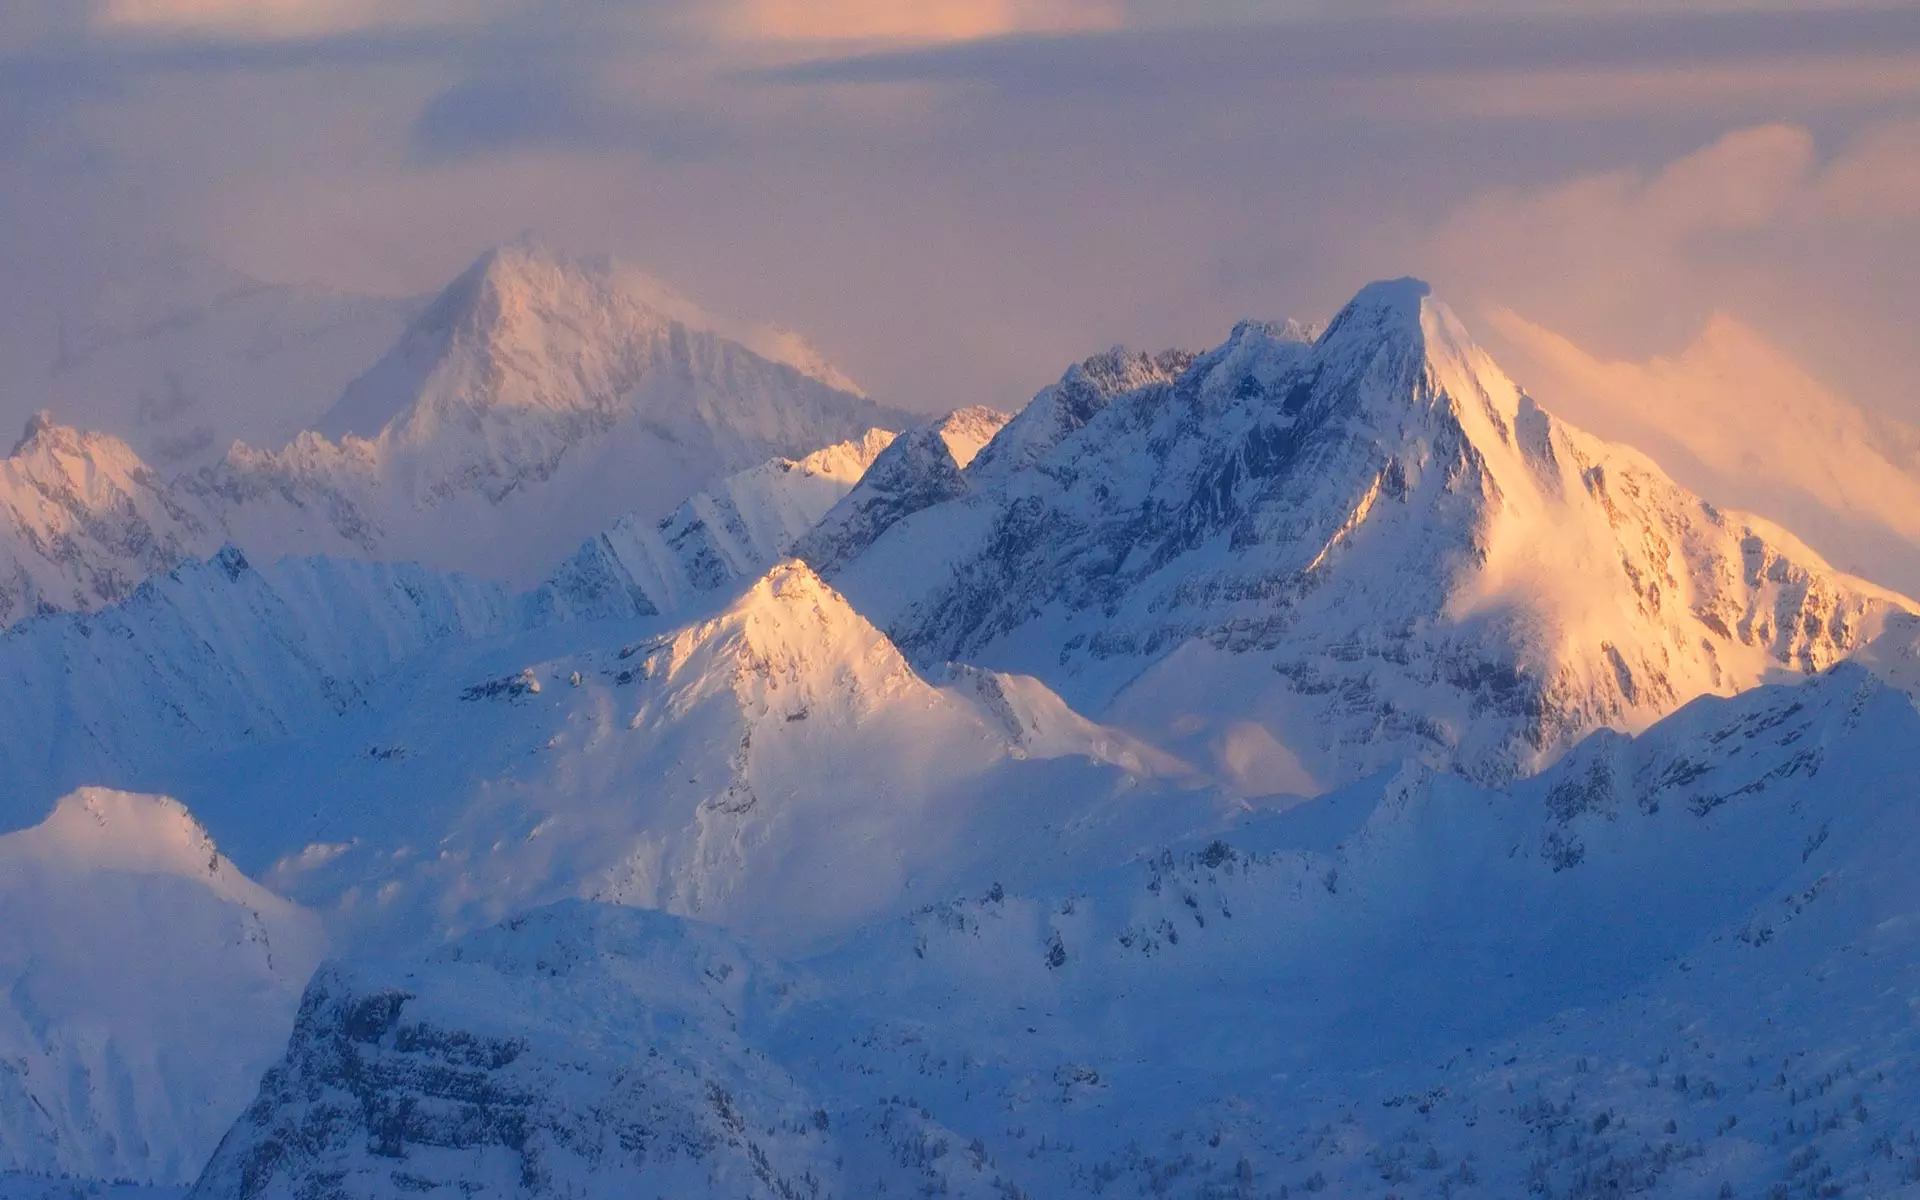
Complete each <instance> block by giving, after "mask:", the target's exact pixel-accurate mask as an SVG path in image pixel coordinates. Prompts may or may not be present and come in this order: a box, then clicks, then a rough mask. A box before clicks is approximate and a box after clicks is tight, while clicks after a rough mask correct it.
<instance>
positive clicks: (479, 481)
mask: <svg viewBox="0 0 1920 1200" xmlns="http://www.w3.org/2000/svg"><path fill="white" fill-rule="evenodd" d="M238 294H246V295H251V293H237V295H238ZM239 302H240V301H239V300H238V299H235V300H234V303H236V304H237V303H239ZM327 344H328V345H333V344H334V343H327ZM336 348H337V347H336ZM308 350H310V351H311V353H314V354H318V353H320V351H321V346H320V345H319V344H317V343H316V344H315V345H313V346H311V347H309V348H308ZM303 352H304V351H303ZM274 361H277V360H274ZM129 369H131V368H129ZM263 369H264V367H263ZM261 387H262V388H263V389H266V390H268V391H271V388H269V387H268V385H267V384H265V383H262V384H261ZM273 396H274V397H278V396H280V393H278V392H274V393H273ZM270 398H271V397H270ZM278 402H279V401H278V400H276V401H275V403H278ZM235 403H238V401H235ZM261 403H262V404H263V405H268V401H267V400H265V399H263V400H262V401H261ZM76 407H77V408H78V409H79V410H81V411H86V410H87V406H84V405H82V406H76ZM268 407H271V405H268ZM109 415H111V414H109ZM308 423H314V424H317V426H318V428H319V429H320V430H321V431H322V432H312V431H308V432H303V433H300V434H299V435H298V436H297V437H294V438H293V439H292V440H291V441H290V442H289V443H288V444H287V445H286V446H285V447H284V448H283V449H280V450H274V451H265V450H258V449H254V448H252V447H250V446H247V445H244V444H243V445H236V446H234V447H233V448H232V449H231V451H230V452H225V453H224V457H221V458H220V459H219V460H218V461H217V462H214V463H211V464H209V465H205V466H201V467H197V468H195V469H192V470H189V471H187V472H185V473H184V474H179V475H177V477H176V475H175V473H174V472H173V470H172V469H170V467H169V465H168V464H169V463H171V462H177V461H189V460H191V458H192V456H187V458H186V459H181V458H180V457H179V456H174V457H173V458H171V459H164V460H160V461H158V462H157V463H156V462H150V461H149V460H146V459H143V458H142V457H141V456H140V454H138V453H137V452H136V451H135V450H134V449H132V448H131V447H129V445H128V444H127V443H126V442H124V441H122V440H120V439H119V438H116V437H113V436H110V435H107V434H96V433H85V432H82V431H80V430H78V429H73V428H69V427H66V426H62V425H60V424H59V423H58V422H57V421H55V420H54V418H53V417H52V416H50V415H48V414H42V415H40V416H38V417H35V418H34V419H33V420H32V422H31V423H30V424H29V426H28V429H27V432H26V435H25V436H24V437H23V438H22V439H21V441H20V443H19V445H18V446H17V447H16V449H15V450H14V452H13V453H12V455H11V456H10V457H9V458H7V459H5V460H0V627H4V626H5V625H7V624H11V623H13V622H15V621H18V620H20V619H22V618H24V617H26V616H30V615H32V614H34V613H36V612H43V611H87V610H90V609H94V608H97V607H99V606H101V605H103V604H107V603H111V602H113V601H116V600H118V599H120V598H122V597H124V596H126V595H127V594H128V593H129V592H130V591H131V590H132V589H133V588H134V587H135V586H137V585H138V584H139V583H140V582H141V581H142V580H144V579H146V578H148V577H149V576H151V575H153V574H154V573H156V572H158V571H163V570H166V569H169V568H171V567H173V566H174V565H176V564H178V563H179V562H181V561H183V560H184V559H186V558H189V557H205V556H207V555H210V554H212V553H213V552H214V551H215V550H217V549H218V548H219V547H220V546H221V545H222V544H223V543H227V542H232V543H235V544H237V545H239V546H241V547H242V548H243V549H244V550H246V551H247V552H249V553H250V554H252V555H254V556H255V557H257V558H260V559H262V560H263V561H271V560H272V559H275V558H278V557H281V556H283V555H289V554H292V555H306V554H320V553H327V554H335V555H341V556H348V557H360V558H372V559H378V560H383V561H390V562H392V561H420V562H425V563H430V564H433V565H435V566H438V567H441V568H443V569H454V570H464V571H467V572H470V573H473V574H478V575H484V576H487V577H489V578H493V579H498V580H502V581H506V582H510V583H513V584H517V585H521V586H525V585H528V584H531V583H533V582H536V581H538V580H539V579H542V578H544V577H545V575H546V574H547V573H548V572H549V571H551V569H552V568H553V566H554V564H555V563H557V562H558V561H560V560H561V559H562V558H564V557H565V555H566V551H567V548H568V547H570V546H573V545H577V544H578V543H579V541H580V539H582V538H584V537H587V536H588V535H590V534H595V533H597V532H599V531H600V530H602V529H604V528H606V527H607V526H609V525H610V524H612V523H613V522H614V521H615V519H616V518H619V517H621V516H623V515H630V516H631V518H632V520H633V521H634V522H638V523H641V524H652V523H654V522H656V521H658V520H660V519H661V518H664V517H665V516H667V514H668V513H669V511H670V510H671V509H672V508H673V506H674V505H675V504H677V503H679V502H681V501H682V500H685V499H686V498H687V497H688V496H689V495H691V494H693V493H695V492H697V491H699V490H701V489H703V488H705V487H707V486H709V485H712V484H715V483H717V482H718V481H719V480H720V479H722V478H723V477H725V476H727V475H729V474H731V473H734V472H739V471H743V470H747V469H750V468H752V467H755V466H757V465H759V464H762V463H765V462H767V461H768V460H770V459H777V458H781V459H788V460H797V459H801V458H804V457H806V456H807V455H810V454H813V453H815V452H816V451H819V450H821V449H822V448H823V447H827V446H831V445H833V444H836V443H839V442H844V441H848V440H853V441H864V440H865V439H867V438H869V436H870V435H871V434H873V433H874V431H875V430H876V429H878V428H880V427H886V428H895V429H897V428H904V427H905V426H906V425H907V424H910V423H911V419H909V418H905V417H903V416H902V415H901V414H899V413H898V412H896V411H894V410H890V409H885V408H882V407H881V406H879V405H876V404H874V403H872V402H871V401H868V400H867V399H865V398H864V397H862V396H860V395H859V394H858V393H857V392H855V391H854V390H852V385H851V384H849V383H848V382H847V381H846V379H845V378H844V377H843V376H841V375H840V374H839V373H838V372H836V371H834V370H833V368H831V367H830V366H828V365H826V364H825V362H824V361H823V360H821V359H820V357H819V355H818V354H817V353H816V352H814V351H813V350H812V349H811V348H810V347H808V346H807V345H806V344H805V343H804V342H803V341H801V340H800V339H799V338H798V337H797V336H796V335H794V334H791V333H788V332H785V331H782V330H775V329H765V328H760V327H754V326H745V325H739V324H737V323H734V322H730V321H727V320H725V319H722V318H718V317H713V316H710V315H708V314H705V313H703V312H701V311H700V310H699V309H698V308H696V307H695V306H693V305H692V304H691V302H689V301H686V300H684V299H682V298H680V297H678V296H675V295H674V294H673V293H671V292H670V291H668V290H667V289H666V288H665V287H664V286H663V285H661V284H658V283H656V282H654V281H653V280H650V279H648V278H647V277H645V276H643V275H641V274H639V273H637V272H635V271H633V270H631V269H629V268H626V267H622V266H620V265H618V264H614V263H608V262H596V263H580V262H574V261H572V260H568V259H564V258H561V257H558V256H556V255H552V254H548V253H545V252H541V251H536V250H530V249H513V250H500V251H495V252H493V253H490V254H488V255H487V256H485V257H484V258H482V259H481V260H480V261H479V262H478V263H476V264H475V265H474V267H473V268H472V269H471V270H469V271H468V272H466V273H465V274H464V275H462V276H461V278H460V279H458V280H456V281H455V282H454V283H453V284H452V285H450V286H449V287H448V289H447V290H446V291H445V292H444V293H443V294H442V295H441V296H440V297H439V299H437V300H436V301H435V302H434V303H433V304H432V305H430V306H428V307H427V308H426V309H425V311H424V312H421V313H420V315H419V316H418V317H417V319H415V320H414V322H413V323H412V325H411V326H410V327H409V328H408V329H407V330H406V332H405V334H404V336H402V337H401V338H400V340H399V342H398V344H397V345H394V346H393V348H392V349H391V350H390V351H389V352H388V353H387V354H386V355H385V357H384V358H382V359H380V361H379V362H378V363H377V364H376V365H375V366H374V367H373V368H372V369H371V370H368V371H366V373H365V374H363V375H362V376H361V377H360V378H358V379H357V380H356V381H355V382H354V383H353V384H352V385H351V386H350V387H348V388H347V389H346V391H345V393H344V395H341V396H339V397H338V398H337V401H336V402H335V403H334V404H333V406H332V407H331V409H329V410H328V411H326V412H325V413H324V414H320V413H317V412H305V413H302V414H300V415H299V416H298V418H297V420H296V421H295V425H294V427H295V428H299V427H301V426H304V425H306V424H308ZM122 424H126V425H127V426H128V427H136V428H137V427H138V426H137V423H124V421H123V423H122ZM122 424H116V426H115V427H122ZM261 427H262V428H264V426H261ZM329 434H333V435H336V436H337V437H338V439H339V440H337V441H336V440H334V439H333V438H332V437H329V436H328V435H329ZM229 440H231V435H230V434H229ZM269 444H275V443H269ZM221 448H222V450H223V451H226V446H225V443H223V444H222V447H221ZM864 465H865V464H864V463H862V464H861V466H862V467H864ZM851 482H852V481H851V480H849V481H848V484H849V486H850V485H851ZM837 499H838V495H837V494H836V495H835V496H833V497H832V498H831V499H829V500H827V504H829V505H831V503H832V502H833V500H837ZM817 515H818V514H817V513H815V514H813V516H817ZM810 524H811V517H809V518H808V519H807V520H806V522H805V523H804V524H802V525H801V526H799V527H798V528H796V529H794V530H793V531H792V535H791V536H792V537H797V536H798V535H799V534H800V533H802V532H804V531H805V528H806V526H807V525H810ZM790 541H791V537H790V538H788V539H787V542H790ZM785 548H786V543H783V544H782V545H781V547H780V550H781V552H784V550H785ZM773 557H775V556H772V555H767V556H763V559H764V561H759V562H758V563H757V564H756V568H755V570H754V571H752V572H749V574H754V573H757V571H758V569H763V568H764V567H765V566H767V565H770V563H771V562H772V561H773Z"/></svg>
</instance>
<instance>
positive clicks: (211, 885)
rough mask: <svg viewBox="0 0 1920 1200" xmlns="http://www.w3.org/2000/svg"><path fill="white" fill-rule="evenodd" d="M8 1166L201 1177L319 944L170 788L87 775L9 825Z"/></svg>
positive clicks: (4, 1023) (312, 929) (272, 1049)
mask: <svg viewBox="0 0 1920 1200" xmlns="http://www.w3.org/2000/svg"><path fill="white" fill-rule="evenodd" d="M0 912H4V913H5V914H6V919H5V920H4V921H0V997H4V999H0V1064H4V1065H0V1169H4V1170H9V1171H29V1172H34V1173H38V1174H43V1175H52V1174H74V1175H80V1176H86V1177H91V1178H96V1179H132V1180H143V1181H150V1182H155V1183H161V1184H178V1183H186V1182H190V1181H191V1180H192V1178H193V1177H194V1175H196V1174H197V1173H198V1172H199V1170H200V1168H201V1166H202V1164H203V1163H204V1162H205V1160H206V1158H207V1157H208V1156H209V1155H210V1154H211V1153H212V1151H213V1148H214V1146H215V1145H216V1144H217V1143H218V1141H219V1139H220V1136H221V1134H222V1133H223V1132H224V1131H225V1130H226V1128H227V1126H229V1125H230V1124H231V1123H232V1122H233V1121H234V1120H235V1118H236V1117H237V1116H238V1115H239V1113H240V1111H241V1109H243V1108H244V1107H245V1096H246V1089H247V1088H248V1087H249V1085H250V1082H251V1081H253V1080H255V1079H257V1078H258V1077H259V1075H260V1073H261V1072H262V1071H263V1070H264V1069H265V1068H266V1067H267V1065H268V1064H269V1063H270V1062H271V1061H272V1060H273V1058H274V1056H275V1055H276V1054H278V1053H279V1052H280V1051H281V1049H282V1048H283V1047H284V1045H285V1033H286V1027H287V1022H288V1021H290V1020H291V1019H292V1016H293V1013H294V1009H295V1006H296V1004H297V1003H298V1000H299V995H300V989H301V988H302V987H303V986H304V985H305V983H306V980H307V977H308V975H310V974H311V973H312V971H313V968H314V966H315V964H316V963H317V962H318V960H319V957H320V954H321V951H322V949H323V947H324V942H323V939H322V936H321V931H320V926H319V923H318V921H316V920H315V919H314V918H313V917H312V916H311V915H309V914H307V913H304V912H302V911H301V910H299V909H297V908H295V907H294V906H293V905H291V904H288V903H287V902H286V901H284V900H281V899H279V898H278V897H276V896H274V895H272V894H271V893H269V892H267V891H266V890H265V889H264V888H261V887H260V886H259V885H257V884H255V883H253V882H252V881H250V880H249V879H247V878H246V877H245V876H243V875H241V874H240V873H239V872H238V871H237V870H236V869H235V868H234V865H233V864H232V863H231V862H229V861H227V859H226V858H225V857H223V856H222V855H221V854H220V852H219V851H218V850H217V849H216V848H215V847H214V844H213V842H212V841H211V840H210V839H209V838H208V837H207V835H206V832H205V831H204V830H203V829H201V827H200V826H199V825H198V824H197V823H196V822H195V821H194V820H193V818H192V817H191V816H189V815H188V814H187V812H186V810H185V809H184V808H183V807H181V806H180V805H179V804H177V803H175V802H174V801H172V800H167V799H162V798H159V797H152V796H134V795H128V794H125V793H120V792H110V791H103V790H100V789H97V788H89V789H84V790H82V791H79V792H75V793H74V794H72V795H70V796H68V797H66V798H65V799H63V800H61V801H60V803H59V804H58V805H57V806H55V808H54V810H53V812H52V814H51V815H50V816H48V817H47V818H46V820H45V821H44V822H42V823H41V824H39V825H37V826H35V827H33V828H32V829H27V830H23V831H21V832H18V833H11V834H7V835H6V836H4V837H0Z"/></svg>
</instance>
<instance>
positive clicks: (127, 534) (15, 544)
mask: <svg viewBox="0 0 1920 1200" xmlns="http://www.w3.org/2000/svg"><path fill="white" fill-rule="evenodd" d="M218 544H219V543H218V542H217V541H216V540H214V535H213V532H212V530H211V529H210V528H209V525H208V523H207V522H206V521H205V520H204V519H203V518H202V517H201V516H200V515H199V514H197V513H196V512H195V510H194V509H193V508H192V507H191V506H188V505H184V504H182V503H181V502H180V501H179V499H178V498H177V497H176V496H174V495H173V494H172V492H171V491H170V490H169V489H168V487H167V485H166V483H165V481H164V480H162V479H161V478H160V476H159V475H158V474H157V473H155V472H154V471H153V470H152V468H150V467H148V466H147V465H146V464H145V463H144V462H142V461H140V458H139V456H138V455H136V454H135V453H134V452H133V451H132V449H130V448H129V447H128V446H127V444H126V443H125V442H122V441H120V440H119V439H118V438H113V437H108V436H106V435H104V434H82V433H80V432H78V431H76V430H72V429H67V428H65V427H62V426H59V425H56V424H54V423H53V421H52V419H51V418H50V417H48V416H47V415H46V414H45V413H42V414H40V415H39V416H36V417H35V418H33V420H31V421H29V422H28V423H27V428H26V433H25V434H24V435H23V436H22V437H21V439H20V441H19V442H18V443H16V444H15V446H14V448H13V451H12V452H11V453H10V454H9V455H8V456H7V457H6V458H5V459H4V460H0V628H4V627H6V626H8V625H11V624H13V623H15V622H17V621H20V620H23V619H25V618H27V617H30V616H33V615H34V614H36V613H40V612H50V611H66V610H80V611H86V610H90V609H96V608H100V607H102V606H103V605H108V604H113V603H115V602H117V601H120V600H123V599H125V598H126V597H127V596H128V595H130V594H131V593H132V592H133V589H134V588H135V587H137V586H139V584H140V582H141V581H142V580H144V579H145V578H147V576H149V575H152V574H154V573H155V572H157V571H164V570H167V569H168V568H170V567H172V566H173V565H174V564H176V563H178V562H179V561H181V560H182V559H183V558H186V557H188V556H189V555H194V554H206V553H208V552H210V551H211V550H212V549H213V548H215V547H216V546H217V545H218Z"/></svg>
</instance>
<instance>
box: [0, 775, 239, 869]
mask: <svg viewBox="0 0 1920 1200" xmlns="http://www.w3.org/2000/svg"><path fill="white" fill-rule="evenodd" d="M13 836H15V837H21V838H30V839H32V840H33V841H34V842H35V850H36V852H37V855H38V857H40V858H43V859H45V858H59V859H62V860H65V861H69V862H81V863H85V864H87V865H88V866H90V867H92V868H95V869H103V870H114V871H129V872H133V873H136V874H165V875H182V876H185V877H187V878H191V879H213V878H217V877H219V876H220V875H221V874H222V873H223V872H225V871H227V870H230V869H231V864H230V863H228V862H227V861H226V859H225V858H223V857H222V856H221V854H220V852H219V850H218V849H217V848H216V847H215V846H214V844H213V839H212V838H211V837H209V836H208V834H207V831H206V829H205V828H204V827H202V826H201V824H200V822H199V821H198V820H196V819H195V818H194V816H193V814H192V813H190V812H188V811H187V806H186V805H184V804H182V803H180V802H179V801H178V800H174V799H172V798H171V797H167V796H146V795H137V794H135V793H132V792H121V791H114V790H112V789H109V788H96V787H89V788H81V789H80V790H79V791H76V792H72V793H70V794H68V795H66V796H64V797H62V798H61V799H60V801H59V802H58V803H56V804H55V805H54V807H53V811H52V812H51V813H50V814H48V816H47V819H46V820H45V821H43V822H42V823H41V824H40V825H38V826H36V827H35V828H34V829H32V830H28V831H26V832H24V833H21V834H15V835H13Z"/></svg>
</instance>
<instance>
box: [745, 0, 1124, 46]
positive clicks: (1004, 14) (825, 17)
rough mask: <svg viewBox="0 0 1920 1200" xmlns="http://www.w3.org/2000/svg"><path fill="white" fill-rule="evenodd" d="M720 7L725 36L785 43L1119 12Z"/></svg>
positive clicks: (1108, 22)
mask: <svg viewBox="0 0 1920 1200" xmlns="http://www.w3.org/2000/svg"><path fill="white" fill-rule="evenodd" d="M722 11H723V15H722V16H721V18H720V21H719V28H720V29H721V30H723V31H724V32H725V33H727V34H729V35H732V36H736V37H744V38H749V39H756V40H761V39H764V40H772V41H788V42H826V41H886V42H958V41H972V40H977V39H980V38H988V37H998V36H1003V35H1007V34H1014V33H1028V32H1034V31H1043V30H1044V31H1061V30H1078V29H1109V28H1114V27H1116V26H1118V25H1120V24H1121V22H1122V20H1123V19H1124V18H1123V13H1122V11H1121V7H1120V5H1119V3H1118V2H1117V0H735V2H734V3H732V4H730V5H727V6H725V7H724V8H723V10H722Z"/></svg>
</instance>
